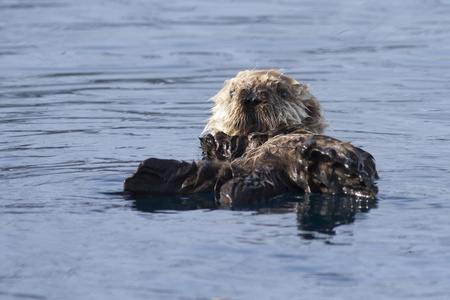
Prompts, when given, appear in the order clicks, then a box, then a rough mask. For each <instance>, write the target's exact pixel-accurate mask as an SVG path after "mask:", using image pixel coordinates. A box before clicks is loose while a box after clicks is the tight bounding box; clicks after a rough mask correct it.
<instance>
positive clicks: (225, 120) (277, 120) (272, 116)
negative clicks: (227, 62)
mask: <svg viewBox="0 0 450 300" xmlns="http://www.w3.org/2000/svg"><path fill="white" fill-rule="evenodd" d="M225 83H226V84H225V86H224V87H223V88H222V89H221V90H220V91H219V93H217V95H215V96H214V97H213V98H212V100H213V101H214V103H215V104H214V107H213V108H212V116H211V118H210V119H209V122H208V124H207V125H206V127H205V129H204V130H203V133H205V132H208V131H210V132H211V133H213V134H215V133H217V132H224V133H226V134H228V135H248V134H250V133H254V132H258V133H271V132H274V131H277V130H280V129H283V128H290V127H297V128H301V129H305V130H309V131H311V132H313V133H318V134H320V133H322V132H323V130H324V129H325V128H326V127H327V126H328V124H327V122H326V121H325V118H324V117H323V115H322V106H321V105H320V103H319V102H318V101H317V99H316V98H315V97H314V96H313V95H312V94H311V93H310V92H309V90H308V86H307V85H304V84H301V83H298V82H297V81H296V80H294V79H292V78H290V77H288V76H285V75H283V74H281V73H280V72H279V70H265V71H242V72H239V73H238V74H237V75H236V77H234V78H232V79H230V80H227V81H226V82H225ZM249 99H251V100H249ZM255 99H256V101H255Z"/></svg>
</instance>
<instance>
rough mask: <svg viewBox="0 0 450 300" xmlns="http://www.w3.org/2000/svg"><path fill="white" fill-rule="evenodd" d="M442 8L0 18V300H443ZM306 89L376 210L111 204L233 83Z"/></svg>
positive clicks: (198, 6)
mask: <svg viewBox="0 0 450 300" xmlns="http://www.w3.org/2000/svg"><path fill="white" fill-rule="evenodd" d="M449 15H450V4H449V3H448V2H447V1H438V0H425V1H424V0H411V1H397V2H393V1H386V0H378V1H370V0H363V1H351V0H344V1H332V0H321V1H316V0H314V1H313V0H301V1H291V0H273V1H253V0H243V1H231V0H224V1H220V2H218V1H217V2H214V1H206V0H192V1H172V2H169V1H158V0H155V1H141V0H126V1H125V0H123V1H122V0H113V1H101V0H89V1H88V0H79V1H68V0H48V1H36V0H4V1H1V2H0V41H1V43H0V169H1V172H0V187H1V191H0V299H2V300H3V299H448V295H449V292H450V289H449V282H450V233H449V232H450V217H449V216H450V196H449V194H450V187H449V186H450V185H449V183H448V181H449V179H450V159H449V157H450V117H449V115H450V100H449V94H450V18H449V17H448V16H449ZM268 68H275V69H284V73H285V74H286V75H288V76H290V77H293V78H295V79H296V80H298V81H299V82H302V83H305V84H310V86H311V91H312V93H313V94H314V95H315V96H316V97H317V98H318V99H319V100H320V101H321V103H322V105H323V107H324V110H325V116H326V118H327V120H328V122H329V123H330V124H331V127H332V128H331V129H329V130H327V132H326V134H328V135H331V136H333V137H336V138H338V139H341V140H345V141H352V143H353V144H355V145H357V146H360V147H362V148H363V149H365V150H366V151H368V152H370V153H372V154H373V155H374V156H375V158H376V160H377V166H378V171H379V174H380V176H381V179H380V180H379V182H378V186H379V189H380V197H379V199H378V200H377V201H367V200H362V199H357V198H351V197H339V196H332V195H322V196H320V195H303V194H299V195H285V196H284V197H282V198H279V199H276V200H275V201H273V202H271V203H265V204H263V205H258V206H253V207H244V208H220V207H217V206H216V205H215V203H214V197H213V195H193V196H190V197H174V198H165V199H156V200H151V201H148V200H145V199H131V198H130V197H129V196H128V195H125V194H122V193H121V192H122V184H123V180H124V179H125V178H126V177H128V176H130V175H131V174H132V173H133V172H134V171H135V170H136V168H137V166H138V164H139V162H141V161H142V160H144V159H146V158H149V157H159V158H172V159H183V160H187V161H191V160H197V159H199V158H200V154H201V151H200V149H199V141H198V136H199V135H200V133H201V132H202V130H203V127H204V125H205V124H206V121H207V119H208V116H209V114H210V112H209V109H210V108H211V107H212V103H211V102H208V101H207V100H208V99H209V98H211V97H212V96H213V95H214V94H215V93H216V92H217V91H218V90H220V88H221V87H222V86H223V82H224V80H226V79H228V78H231V77H233V76H234V75H235V74H236V73H237V72H239V71H241V70H245V69H268Z"/></svg>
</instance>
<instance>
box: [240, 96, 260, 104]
mask: <svg viewBox="0 0 450 300" xmlns="http://www.w3.org/2000/svg"><path fill="white" fill-rule="evenodd" d="M241 103H243V104H253V105H256V104H258V103H261V99H260V98H259V97H258V95H256V94H255V93H250V94H248V95H247V96H246V97H244V99H242V101H241Z"/></svg>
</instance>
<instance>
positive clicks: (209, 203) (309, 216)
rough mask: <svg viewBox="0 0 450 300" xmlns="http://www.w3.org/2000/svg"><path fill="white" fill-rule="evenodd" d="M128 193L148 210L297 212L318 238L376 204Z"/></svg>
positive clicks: (305, 234)
mask: <svg viewBox="0 0 450 300" xmlns="http://www.w3.org/2000/svg"><path fill="white" fill-rule="evenodd" d="M125 197H126V198H127V199H128V200H132V201H134V203H133V207H134V208H135V209H136V210H139V211H142V212H149V213H164V212H165V213H167V212H169V211H185V210H195V209H211V210H213V209H230V210H239V211H254V212H255V214H286V213H296V214H297V222H298V229H299V230H300V231H301V233H300V234H299V235H300V236H301V237H302V238H305V239H315V238H316V233H321V234H326V235H334V234H335V231H334V229H335V228H336V227H337V226H340V225H344V224H350V223H353V222H354V220H355V215H356V214H357V213H366V212H368V211H369V210H370V209H372V208H376V207H377V200H375V199H367V198H361V197H355V196H342V195H322V194H284V195H282V196H278V197H275V198H273V199H271V200H269V201H265V202H264V203H257V204H251V205H246V206H237V207H222V206H220V203H217V202H216V200H215V198H214V195H213V194H192V195H183V196H171V197H161V198H138V197H136V196H131V195H128V194H127V195H126V196H125Z"/></svg>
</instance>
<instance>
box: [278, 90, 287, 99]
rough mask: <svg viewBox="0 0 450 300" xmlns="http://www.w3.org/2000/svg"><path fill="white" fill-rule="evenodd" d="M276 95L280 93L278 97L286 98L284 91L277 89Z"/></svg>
mask: <svg viewBox="0 0 450 300" xmlns="http://www.w3.org/2000/svg"><path fill="white" fill-rule="evenodd" d="M278 95H280V97H281V98H283V99H286V97H287V93H286V91H278Z"/></svg>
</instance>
